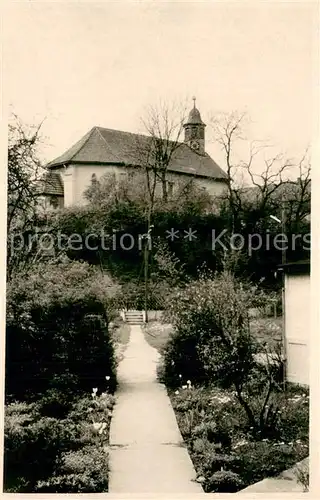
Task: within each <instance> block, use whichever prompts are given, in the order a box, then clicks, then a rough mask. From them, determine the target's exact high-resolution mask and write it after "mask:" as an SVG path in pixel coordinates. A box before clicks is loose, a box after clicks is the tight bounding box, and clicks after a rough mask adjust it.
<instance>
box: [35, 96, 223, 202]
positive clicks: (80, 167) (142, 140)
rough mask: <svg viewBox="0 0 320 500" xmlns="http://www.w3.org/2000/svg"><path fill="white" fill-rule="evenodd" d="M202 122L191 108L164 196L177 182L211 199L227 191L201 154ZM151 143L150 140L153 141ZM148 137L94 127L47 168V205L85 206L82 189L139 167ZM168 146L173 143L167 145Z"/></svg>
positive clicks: (218, 172) (218, 173)
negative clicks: (203, 191)
mask: <svg viewBox="0 0 320 500" xmlns="http://www.w3.org/2000/svg"><path fill="white" fill-rule="evenodd" d="M205 127H206V125H205V123H203V121H202V119H201V116H200V112H199V110H198V109H197V108H196V105H195V99H194V106H193V108H192V109H191V111H190V113H189V116H188V119H187V121H186V123H185V124H184V125H183V128H184V141H183V142H177V143H176V144H175V147H174V149H172V151H173V152H172V156H171V158H170V162H169V165H168V168H167V173H166V181H167V183H168V184H167V185H168V194H169V195H172V193H174V190H175V187H176V186H178V185H181V183H188V182H190V180H194V181H195V182H196V183H197V184H198V186H199V187H200V188H202V189H206V190H207V191H208V192H209V194H210V195H212V196H213V197H219V196H221V195H222V194H223V193H224V192H225V190H226V188H227V182H228V178H227V175H226V173H225V172H224V171H223V170H222V169H221V168H220V167H219V166H218V165H217V163H216V162H215V161H214V160H213V159H212V158H211V157H210V156H209V155H208V153H206V150H205ZM153 139H154V138H153ZM151 140H152V138H151V137H148V136H143V135H140V134H133V133H129V132H123V131H120V130H112V129H109V128H102V127H93V128H92V129H91V130H90V131H89V132H88V133H87V134H86V135H85V136H84V137H82V138H81V139H80V140H79V141H78V142H77V143H76V144H74V145H73V146H71V148H70V149H68V150H67V151H66V152H65V153H63V154H62V155H61V156H59V157H58V158H56V159H55V160H53V161H51V162H50V163H49V164H48V165H47V173H46V175H45V177H44V179H43V181H42V184H41V189H40V194H41V195H42V196H43V199H44V200H45V205H46V207H55V208H57V207H68V206H71V205H79V204H84V203H86V200H85V197H84V193H85V191H86V189H87V188H88V187H89V186H90V185H91V184H92V183H93V182H97V181H99V179H100V178H101V177H102V176H104V175H106V174H115V175H116V176H117V178H121V176H122V175H128V173H130V172H132V171H137V169H139V168H140V169H141V155H140V154H139V150H140V151H141V149H145V150H146V149H147V148H148V144H150V141H151ZM169 142H172V141H169Z"/></svg>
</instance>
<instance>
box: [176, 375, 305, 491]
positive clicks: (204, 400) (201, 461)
mask: <svg viewBox="0 0 320 500" xmlns="http://www.w3.org/2000/svg"><path fill="white" fill-rule="evenodd" d="M182 387H183V388H182ZM170 397H171V402H172V405H173V408H174V410H175V413H176V417H177V420H178V424H179V428H180V431H181V434H182V436H183V438H184V440H185V442H186V444H187V447H188V450H189V453H190V456H191V458H192V461H193V463H194V466H195V469H196V472H197V480H198V481H199V482H201V483H202V486H203V488H204V491H205V492H207V493H209V492H228V493H231V492H236V491H239V490H241V489H243V488H245V487H247V486H249V485H250V484H253V483H255V482H257V481H260V480H262V479H264V478H266V477H270V476H276V475H277V474H279V473H280V472H281V471H283V470H285V469H287V468H289V467H291V466H292V465H294V464H295V463H296V462H298V461H300V460H302V459H303V458H305V457H306V456H308V429H309V396H308V394H307V391H306V390H305V389H300V388H294V387H292V388H289V389H288V391H287V392H286V393H283V392H281V391H279V393H278V394H277V405H278V407H279V410H278V419H277V420H276V421H275V428H274V429H273V433H272V434H271V435H270V437H269V438H267V437H265V438H260V439H259V438H258V437H257V436H256V435H254V434H253V433H252V429H251V428H250V427H248V423H247V418H246V415H245V414H244V412H243V408H242V407H241V405H240V404H239V402H238V400H237V398H236V395H235V393H233V392H232V391H229V390H221V389H217V388H215V387H207V388H203V387H202V388H193V387H192V385H191V382H190V381H188V382H184V381H183V380H182V379H181V388H180V389H178V390H176V391H170ZM267 409H268V408H267Z"/></svg>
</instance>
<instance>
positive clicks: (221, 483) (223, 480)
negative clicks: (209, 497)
mask: <svg viewBox="0 0 320 500" xmlns="http://www.w3.org/2000/svg"><path fill="white" fill-rule="evenodd" d="M242 485H243V482H242V480H241V478H240V476H239V474H236V473H235V472H231V471H228V470H221V471H218V472H215V473H214V474H212V476H211V477H210V478H209V479H208V480H207V481H206V483H205V489H206V492H215V493H235V492H236V491H239V490H240V489H241V487H242Z"/></svg>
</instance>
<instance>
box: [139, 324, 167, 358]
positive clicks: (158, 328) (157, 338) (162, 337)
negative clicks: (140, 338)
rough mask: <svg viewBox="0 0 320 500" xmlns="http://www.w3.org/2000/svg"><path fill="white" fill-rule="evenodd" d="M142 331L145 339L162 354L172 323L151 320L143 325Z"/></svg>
mask: <svg viewBox="0 0 320 500" xmlns="http://www.w3.org/2000/svg"><path fill="white" fill-rule="evenodd" d="M143 331H144V335H145V338H146V341H147V342H148V343H149V344H150V345H151V346H152V347H154V348H155V349H157V351H158V352H159V353H160V354H162V352H163V349H164V348H165V346H166V345H167V342H168V340H169V338H170V336H171V334H172V325H170V324H168V323H160V322H159V321H151V322H150V323H147V324H145V325H144V326H143Z"/></svg>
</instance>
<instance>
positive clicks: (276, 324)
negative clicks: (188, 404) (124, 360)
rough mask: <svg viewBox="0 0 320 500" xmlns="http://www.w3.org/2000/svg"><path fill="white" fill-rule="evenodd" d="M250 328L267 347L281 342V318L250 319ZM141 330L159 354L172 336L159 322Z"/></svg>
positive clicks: (168, 329) (145, 326)
mask: <svg viewBox="0 0 320 500" xmlns="http://www.w3.org/2000/svg"><path fill="white" fill-rule="evenodd" d="M250 328H251V331H252V333H253V334H254V335H255V336H256V337H257V338H258V339H259V341H260V342H261V343H266V344H267V346H268V347H274V346H275V345H276V344H277V343H279V342H281V338H282V318H281V317H279V318H257V319H252V320H251V321H250ZM143 330H144V334H145V338H146V340H147V342H148V343H149V344H150V345H151V346H152V347H154V348H155V349H157V350H158V351H159V352H160V354H161V353H162V351H163V349H164V347H165V346H166V345H167V342H168V340H169V338H170V336H171V334H172V325H170V324H168V323H161V322H159V321H150V323H148V324H146V325H144V326H143Z"/></svg>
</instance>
